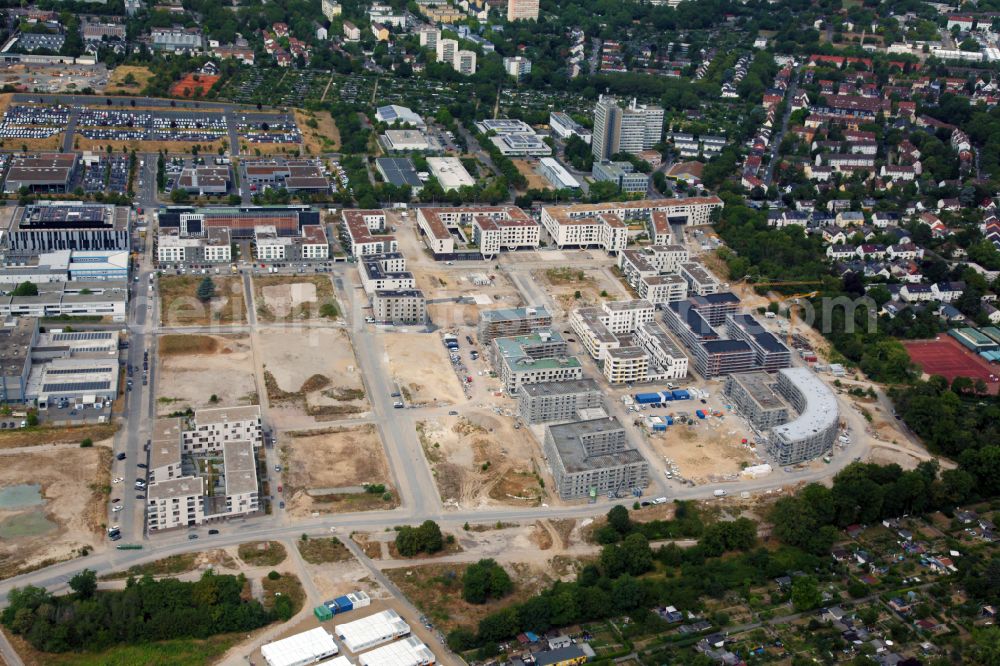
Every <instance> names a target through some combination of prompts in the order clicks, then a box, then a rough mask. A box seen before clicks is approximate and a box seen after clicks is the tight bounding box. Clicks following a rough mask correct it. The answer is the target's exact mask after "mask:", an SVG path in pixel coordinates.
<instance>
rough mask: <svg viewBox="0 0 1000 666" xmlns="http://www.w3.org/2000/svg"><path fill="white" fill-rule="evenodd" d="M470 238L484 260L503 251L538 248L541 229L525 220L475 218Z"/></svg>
mask: <svg viewBox="0 0 1000 666" xmlns="http://www.w3.org/2000/svg"><path fill="white" fill-rule="evenodd" d="M472 237H473V240H474V241H475V242H476V243H477V244H478V245H479V252H480V253H481V254H482V255H483V258H484V259H492V258H493V257H495V256H496V255H498V254H500V251H501V250H503V249H507V250H516V249H518V248H522V247H538V245H539V242H540V241H541V227H539V226H538V225H537V224H535V221H534V220H532V219H530V218H527V217H526V219H516V220H514V219H496V218H492V217H486V216H476V217H475V218H473V221H472Z"/></svg>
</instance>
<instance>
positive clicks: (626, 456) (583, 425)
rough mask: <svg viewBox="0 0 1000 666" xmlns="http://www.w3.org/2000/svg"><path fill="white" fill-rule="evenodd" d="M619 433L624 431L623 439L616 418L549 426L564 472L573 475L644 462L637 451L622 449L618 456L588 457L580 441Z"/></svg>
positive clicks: (626, 440) (621, 429)
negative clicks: (584, 438)
mask: <svg viewBox="0 0 1000 666" xmlns="http://www.w3.org/2000/svg"><path fill="white" fill-rule="evenodd" d="M617 430H620V431H622V434H623V435H624V429H623V428H622V426H621V424H620V423H619V422H618V418H617V417H614V416H612V417H610V418H602V419H592V420H590V421H574V422H573V423H564V424H562V425H551V426H548V431H549V434H550V435H551V437H552V441H553V442H554V443H555V445H556V451H557V452H558V454H559V458H560V459H561V460H562V463H563V468H564V469H565V470H566V471H567V472H569V473H570V474H573V473H577V472H586V471H589V470H593V469H601V468H605V467H617V466H618V465H626V464H629V463H640V462H644V458H643V457H642V454H641V453H639V452H638V451H636V450H635V449H623V450H621V451H619V452H617V453H611V454H608V455H603V456H589V457H588V456H587V451H586V449H585V448H584V446H583V443H582V442H581V441H580V438H581V437H584V436H587V435H596V434H600V433H605V432H609V431H617ZM623 441H624V443H625V444H626V445H627V444H628V439H627V436H625V438H624V439H623Z"/></svg>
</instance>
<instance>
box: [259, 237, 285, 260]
mask: <svg viewBox="0 0 1000 666" xmlns="http://www.w3.org/2000/svg"><path fill="white" fill-rule="evenodd" d="M256 244H257V258H258V259H260V260H261V261H280V260H284V259H285V241H284V240H282V239H280V238H277V237H273V238H266V237H258V238H257V241H256Z"/></svg>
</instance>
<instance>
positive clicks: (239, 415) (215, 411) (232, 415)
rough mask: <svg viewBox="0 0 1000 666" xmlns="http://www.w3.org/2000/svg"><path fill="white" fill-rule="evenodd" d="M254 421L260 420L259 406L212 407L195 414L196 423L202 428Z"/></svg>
mask: <svg viewBox="0 0 1000 666" xmlns="http://www.w3.org/2000/svg"><path fill="white" fill-rule="evenodd" d="M253 419H257V420H259V419H260V406H259V405H246V406H244V407H212V408H209V409H199V410H198V411H197V412H195V413H194V420H195V423H197V424H198V425H200V426H201V425H209V424H212V423H227V422H231V421H250V420H253Z"/></svg>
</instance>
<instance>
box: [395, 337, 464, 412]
mask: <svg viewBox="0 0 1000 666" xmlns="http://www.w3.org/2000/svg"><path fill="white" fill-rule="evenodd" d="M382 340H383V342H384V344H385V351H386V354H388V356H389V372H390V373H391V374H392V376H393V379H395V381H396V382H397V384H398V385H399V390H400V391H401V392H402V394H403V397H404V398H405V399H406V401H407V402H408V403H410V404H415V405H425V404H434V403H438V404H442V403H445V404H448V403H450V404H456V403H458V402H461V401H462V400H463V399H464V396H463V394H462V386H461V384H459V383H458V375H456V374H455V371H454V370H453V369H452V367H451V361H450V360H448V351H447V349H446V348H445V346H444V345H443V344H442V342H441V336H440V335H438V334H437V333H386V334H385V335H383V336H382Z"/></svg>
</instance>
